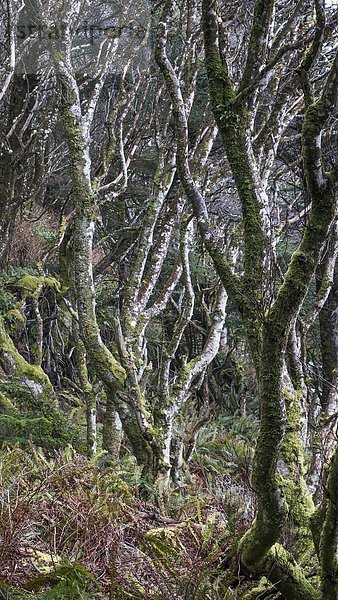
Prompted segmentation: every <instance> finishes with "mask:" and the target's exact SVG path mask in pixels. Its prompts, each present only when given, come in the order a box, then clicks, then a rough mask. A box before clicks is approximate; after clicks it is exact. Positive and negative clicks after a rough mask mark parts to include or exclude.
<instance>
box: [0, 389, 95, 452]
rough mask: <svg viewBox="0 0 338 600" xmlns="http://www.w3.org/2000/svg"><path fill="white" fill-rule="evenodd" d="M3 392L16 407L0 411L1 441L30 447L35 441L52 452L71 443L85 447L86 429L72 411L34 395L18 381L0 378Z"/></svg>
mask: <svg viewBox="0 0 338 600" xmlns="http://www.w3.org/2000/svg"><path fill="white" fill-rule="evenodd" d="M0 393H2V394H3V395H4V396H5V397H6V398H8V399H10V401H11V403H12V405H14V407H15V410H10V409H7V410H6V408H4V409H3V410H2V412H1V413H0V445H3V446H10V447H13V446H15V445H19V446H22V447H27V445H28V444H29V443H30V442H32V443H33V444H35V445H37V446H39V447H41V448H42V449H43V450H44V451H46V452H52V451H53V450H54V449H60V448H65V447H66V446H67V445H68V444H71V445H72V446H74V448H76V449H77V450H78V451H83V452H84V451H85V439H84V438H85V436H84V431H81V429H80V427H79V426H78V425H77V424H76V423H73V422H72V419H71V418H70V417H69V415H67V414H65V413H61V412H59V411H58V410H57V409H56V408H54V407H51V406H50V405H49V404H48V403H47V402H46V403H45V402H44V401H42V400H39V399H36V398H34V397H33V396H32V395H31V394H30V392H29V390H28V389H27V388H26V387H24V386H22V385H20V384H17V383H16V382H12V381H5V382H0Z"/></svg>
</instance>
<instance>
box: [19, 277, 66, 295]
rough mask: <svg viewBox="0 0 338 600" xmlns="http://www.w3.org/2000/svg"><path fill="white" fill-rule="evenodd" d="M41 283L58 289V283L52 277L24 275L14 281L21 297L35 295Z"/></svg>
mask: <svg viewBox="0 0 338 600" xmlns="http://www.w3.org/2000/svg"><path fill="white" fill-rule="evenodd" d="M43 285H45V286H47V287H51V288H54V289H56V290H57V291H59V290H60V283H59V282H58V280H57V279H55V278H54V277H44V276H40V277H38V276H36V275H24V276H23V277H21V278H20V279H19V280H18V281H17V282H16V284H15V287H16V288H18V289H19V291H20V292H21V295H22V297H29V296H32V297H36V296H37V295H38V294H39V291H40V288H41V287H42V286H43Z"/></svg>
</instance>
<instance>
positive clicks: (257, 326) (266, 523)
mask: <svg viewBox="0 0 338 600" xmlns="http://www.w3.org/2000/svg"><path fill="white" fill-rule="evenodd" d="M272 9H273V2H267V3H265V2H260V0H257V2H256V3H255V10H254V18H253V25H252V29H251V37H250V42H249V53H248V57H247V62H246V67H245V69H244V76H243V80H242V82H241V84H240V87H239V89H240V92H241V93H239V94H238V95H237V96H236V93H235V91H234V87H233V85H232V82H231V80H230V78H229V74H228V72H227V67H226V60H225V59H224V57H223V56H222V49H221V47H220V43H219V31H218V19H217V16H216V10H217V8H216V3H215V2H214V0H203V32H204V46H205V62H206V68H207V74H208V82H209V92H210V101H211V105H212V109H213V113H214V116H215V119H216V121H217V124H218V127H219V130H220V133H221V136H222V141H223V145H224V148H225V151H226V154H227V157H228V161H229V163H230V167H231V170H232V174H233V177H234V179H235V182H236V187H237V190H238V194H239V197H240V200H241V204H242V211H243V228H244V247H245V249H244V278H243V288H242V289H243V295H244V297H245V299H244V300H243V301H242V302H240V303H239V309H240V311H241V314H242V316H243V318H244V323H245V326H246V331H247V336H248V341H249V344H250V347H251V351H252V355H253V358H254V361H255V364H256V367H257V375H258V381H259V396H260V408H261V426H260V433H259V437H258V442H257V448H256V454H255V460H254V470H253V485H254V488H255V491H256V494H257V514H256V518H255V521H254V523H253V526H252V528H251V529H250V530H249V531H248V532H247V533H246V534H245V535H244V537H243V538H242V540H241V541H240V544H239V552H240V556H241V558H242V560H243V562H244V563H245V564H246V566H247V567H249V568H250V569H252V570H253V571H255V570H256V571H257V570H258V571H269V578H270V579H271V581H273V582H275V581H276V583H277V587H278V589H280V590H281V591H282V593H283V594H284V596H285V598H290V600H291V599H292V600H294V598H304V599H305V598H306V599H309V598H316V597H318V594H317V593H316V592H315V590H314V589H313V588H312V586H311V585H310V584H309V583H308V582H307V581H306V579H305V577H304V575H303V573H302V571H301V570H300V569H299V568H298V567H297V566H295V565H294V564H293V562H292V560H291V557H289V556H288V555H287V553H286V552H285V551H284V550H283V549H282V548H280V547H278V546H276V543H277V542H278V540H279V537H280V534H281V532H282V530H283V527H284V523H285V518H286V514H287V508H288V507H287V505H286V502H285V500H286V498H285V496H289V502H290V501H292V497H293V496H294V495H295V494H296V495H297V494H299V497H300V498H301V502H300V504H299V503H296V504H294V506H293V509H294V510H295V516H296V512H297V519H298V521H299V523H298V527H299V531H298V533H299V537H300V540H301V545H303V544H305V542H306V538H307V535H308V528H307V521H308V516H309V512H311V510H312V507H311V502H310V500H309V498H308V496H307V494H306V489H305V488H304V481H303V477H302V473H301V470H302V456H301V448H300V446H299V443H300V442H299V437H298V436H299V428H300V424H299V413H298V408H297V404H298V403H295V404H292V402H288V411H286V406H285V399H284V395H283V390H282V375H283V365H284V355H285V349H286V344H287V338H288V335H289V330H290V327H291V324H292V321H293V319H294V318H295V317H296V315H297V314H298V311H299V309H300V306H301V304H302V302H303V300H304V298H305V296H306V294H307V291H308V289H309V285H310V282H311V278H312V276H313V274H314V272H315V269H316V265H317V263H318V260H319V256H320V252H321V248H322V245H323V243H324V241H325V239H326V237H327V234H328V231H329V228H330V226H331V223H332V221H333V219H334V211H335V182H334V181H333V180H332V178H330V177H325V176H324V173H323V169H322V166H321V153H320V145H318V136H319V135H320V132H321V129H322V127H323V125H324V123H325V122H326V120H327V118H328V116H329V114H330V112H332V110H333V107H334V106H335V104H336V98H337V64H336V63H337V60H338V59H337V57H336V63H335V65H333V67H332V69H331V71H330V74H329V77H328V80H327V83H326V86H325V89H324V90H323V93H322V96H321V98H320V99H319V100H318V101H317V102H313V103H312V104H311V103H310V104H309V105H307V108H306V112H305V117H304V122H303V128H302V148H303V163H304V170H305V177H306V183H307V188H308V189H307V191H308V195H309V197H310V200H311V202H312V208H311V211H310V214H309V219H308V222H307V224H306V227H305V228H304V231H303V236H302V240H301V243H300V245H299V247H298V249H297V250H296V252H295V253H294V254H293V256H292V258H291V262H290V265H289V268H288V270H287V272H286V275H285V278H284V282H283V284H282V286H281V288H280V289H279V291H278V293H277V295H276V299H275V301H274V302H273V303H272V305H271V307H270V308H269V310H268V312H267V314H265V315H264V316H263V313H262V302H261V294H262V290H263V285H262V273H263V255H264V251H265V244H264V234H263V222H262V217H261V208H262V203H261V199H260V192H259V187H257V185H258V181H257V180H256V177H255V173H254V165H253V161H252V157H251V156H250V155H249V149H250V143H251V142H250V140H249V139H248V138H247V135H248V132H249V123H248V115H247V110H248V107H249V100H250V94H249V96H248V95H246V94H244V93H242V92H243V90H245V88H246V87H247V86H248V84H250V81H251V79H252V73H253V75H254V76H255V74H256V73H257V70H258V69H259V65H260V64H261V62H262V61H264V44H265V43H266V40H265V41H264V37H266V35H267V30H268V27H269V22H270V18H271V15H272ZM257 48H258V49H259V50H257ZM255 49H256V51H255V52H254V50H255ZM214 264H215V266H216V268H217V264H216V263H215V261H214ZM219 275H220V277H222V273H221V270H219ZM224 285H225V286H227V282H226V281H225V280H224ZM248 300H249V301H248ZM262 322H263V326H262V325H261V323H262ZM283 443H284V454H285V457H286V458H287V461H286V462H287V463H288V464H287V465H286V469H287V471H288V473H287V475H288V478H289V479H290V482H291V483H290V485H291V488H289V491H288V490H287V488H286V487H285V482H283V481H282V479H280V476H279V473H278V461H279V458H280V456H281V451H282V448H283ZM284 466H285V463H284ZM297 469H298V470H299V472H298V473H297ZM283 488H284V489H283ZM303 501H304V502H305V505H304V506H302V502H303ZM308 511H309V512H308ZM303 519H304V531H303V532H301V526H302V521H303ZM271 561H272V562H271Z"/></svg>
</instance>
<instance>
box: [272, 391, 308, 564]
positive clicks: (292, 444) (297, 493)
mask: <svg viewBox="0 0 338 600" xmlns="http://www.w3.org/2000/svg"><path fill="white" fill-rule="evenodd" d="M284 397H285V404H286V412H287V423H286V428H285V436H284V441H283V445H282V457H283V461H284V468H286V471H287V473H286V474H285V475H284V476H283V477H281V478H280V486H281V489H282V490H283V493H284V496H285V499H286V502H287V505H288V513H289V519H290V522H291V524H292V533H291V535H292V536H294V540H293V551H294V554H295V556H297V557H299V559H300V560H301V561H302V562H304V564H306V563H308V562H309V560H310V555H311V553H312V554H313V550H314V548H313V542H312V535H311V531H310V518H311V515H312V514H313V512H314V504H313V501H312V497H311V494H310V493H309V490H308V488H307V485H306V483H305V480H304V459H303V446H302V442H301V439H300V431H301V418H300V403H301V400H302V391H301V390H300V389H299V390H297V391H296V392H295V393H290V391H289V390H287V389H285V390H284Z"/></svg>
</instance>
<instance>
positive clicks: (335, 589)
mask: <svg viewBox="0 0 338 600" xmlns="http://www.w3.org/2000/svg"><path fill="white" fill-rule="evenodd" d="M337 482H338V445H336V449H335V452H334V455H333V457H332V460H331V464H330V470H329V474H328V478H327V485H326V491H325V496H326V497H325V499H324V503H323V507H322V517H323V519H322V522H323V526H322V530H321V534H320V541H319V558H320V566H321V575H322V593H323V598H324V599H325V600H337V597H338V485H337Z"/></svg>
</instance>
